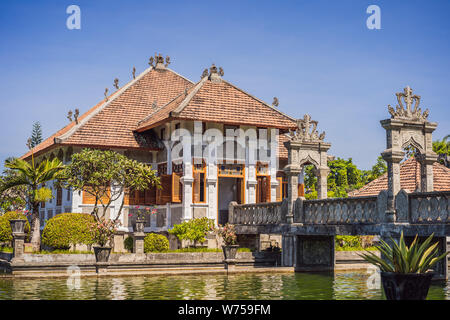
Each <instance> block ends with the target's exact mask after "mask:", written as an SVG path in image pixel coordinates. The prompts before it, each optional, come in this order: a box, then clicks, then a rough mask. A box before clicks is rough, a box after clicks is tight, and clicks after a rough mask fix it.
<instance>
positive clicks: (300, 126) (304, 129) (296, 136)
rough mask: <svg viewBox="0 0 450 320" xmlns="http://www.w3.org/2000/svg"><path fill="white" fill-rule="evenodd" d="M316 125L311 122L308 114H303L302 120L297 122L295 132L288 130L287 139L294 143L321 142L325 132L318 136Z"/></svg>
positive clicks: (314, 121) (315, 122)
mask: <svg viewBox="0 0 450 320" xmlns="http://www.w3.org/2000/svg"><path fill="white" fill-rule="evenodd" d="M318 123H319V122H318V121H316V120H311V116H310V115H309V114H305V115H304V116H303V119H298V120H297V130H295V131H293V130H289V134H288V137H289V139H290V140H291V141H294V142H322V141H323V139H325V131H323V132H322V133H321V134H320V135H319V132H318V131H317V124H318Z"/></svg>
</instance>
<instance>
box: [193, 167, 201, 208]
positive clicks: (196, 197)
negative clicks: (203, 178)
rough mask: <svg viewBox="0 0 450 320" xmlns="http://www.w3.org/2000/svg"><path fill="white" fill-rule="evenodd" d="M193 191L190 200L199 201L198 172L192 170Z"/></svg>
mask: <svg viewBox="0 0 450 320" xmlns="http://www.w3.org/2000/svg"><path fill="white" fill-rule="evenodd" d="M193 174H194V188H193V189H194V192H193V195H192V196H193V199H192V201H193V202H194V203H198V202H200V172H195V171H194V173H193Z"/></svg>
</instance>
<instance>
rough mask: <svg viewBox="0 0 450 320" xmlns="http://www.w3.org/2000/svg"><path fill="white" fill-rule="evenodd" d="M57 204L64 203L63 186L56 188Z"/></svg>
mask: <svg viewBox="0 0 450 320" xmlns="http://www.w3.org/2000/svg"><path fill="white" fill-rule="evenodd" d="M56 205H57V206H61V205H62V188H61V187H58V188H56Z"/></svg>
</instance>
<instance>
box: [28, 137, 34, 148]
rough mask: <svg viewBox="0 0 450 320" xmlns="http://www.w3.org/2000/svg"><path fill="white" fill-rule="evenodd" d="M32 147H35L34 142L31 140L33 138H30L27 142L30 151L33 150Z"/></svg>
mask: <svg viewBox="0 0 450 320" xmlns="http://www.w3.org/2000/svg"><path fill="white" fill-rule="evenodd" d="M32 145H33V142H32V140H31V138H28V140H27V147H28V149H29V150H31V149H32V147H31V146H32Z"/></svg>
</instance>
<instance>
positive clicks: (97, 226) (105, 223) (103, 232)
mask: <svg viewBox="0 0 450 320" xmlns="http://www.w3.org/2000/svg"><path fill="white" fill-rule="evenodd" d="M118 226H119V222H117V221H115V220H110V219H105V218H103V217H101V218H100V219H96V220H95V221H94V222H93V223H91V224H90V226H89V228H90V231H91V236H92V240H93V242H94V243H96V244H98V245H99V246H100V247H104V246H106V245H107V244H108V242H110V243H111V241H112V239H113V237H114V233H116V231H117V227H118Z"/></svg>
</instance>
